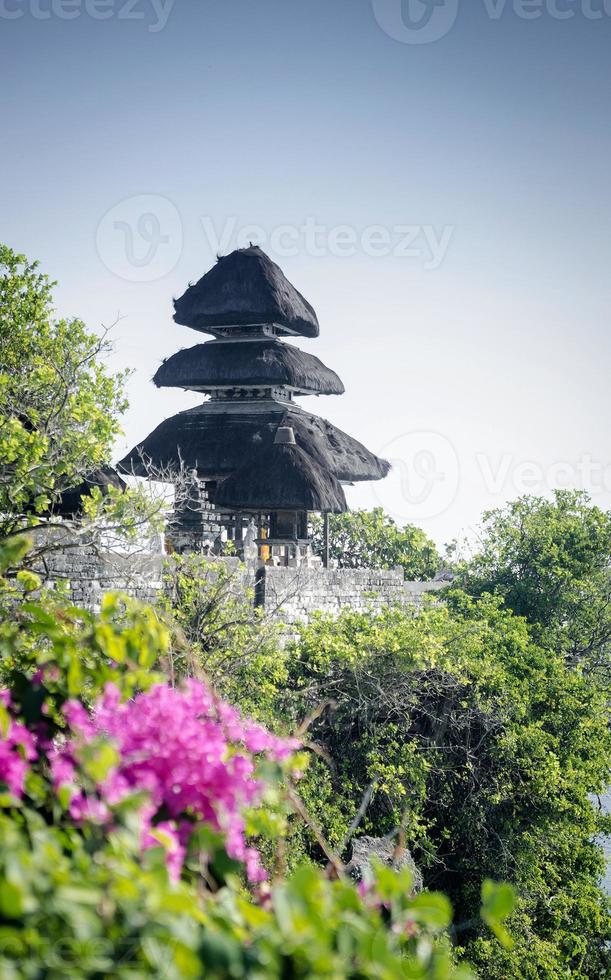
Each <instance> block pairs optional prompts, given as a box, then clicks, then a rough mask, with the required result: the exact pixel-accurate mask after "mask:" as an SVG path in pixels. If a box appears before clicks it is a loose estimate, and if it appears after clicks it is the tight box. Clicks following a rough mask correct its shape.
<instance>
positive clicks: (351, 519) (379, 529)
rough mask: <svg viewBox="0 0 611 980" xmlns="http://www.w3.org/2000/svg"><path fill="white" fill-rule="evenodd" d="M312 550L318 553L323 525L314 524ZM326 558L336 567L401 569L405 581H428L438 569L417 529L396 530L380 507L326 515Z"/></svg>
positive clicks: (432, 550)
mask: <svg viewBox="0 0 611 980" xmlns="http://www.w3.org/2000/svg"><path fill="white" fill-rule="evenodd" d="M313 544H314V550H315V551H317V552H318V553H319V554H322V550H323V522H322V519H320V518H319V519H316V520H315V522H314V543H313ZM329 556H330V558H331V559H332V560H333V561H334V562H335V563H336V564H337V567H338V568H397V567H400V568H403V570H404V572H405V577H406V579H412V580H417V579H431V578H434V576H435V574H436V572H437V571H438V570H439V554H438V552H437V548H436V547H435V544H434V542H433V541H431V539H430V538H429V537H427V535H426V534H425V533H424V531H422V530H421V529H420V528H418V527H414V526H413V525H412V524H407V525H405V527H400V526H399V525H398V524H397V523H396V522H395V521H394V520H393V519H392V517H390V516H389V515H388V514H386V513H385V511H384V510H382V508H381V507H376V508H374V509H373V510H353V511H348V512H346V513H345V514H330V515H329Z"/></svg>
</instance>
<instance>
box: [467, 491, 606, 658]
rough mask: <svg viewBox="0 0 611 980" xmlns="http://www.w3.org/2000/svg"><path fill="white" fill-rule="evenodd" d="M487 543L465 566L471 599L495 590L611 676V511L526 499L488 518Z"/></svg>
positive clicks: (586, 502) (570, 654)
mask: <svg viewBox="0 0 611 980" xmlns="http://www.w3.org/2000/svg"><path fill="white" fill-rule="evenodd" d="M483 522H484V526H483V536H482V544H481V547H480V549H479V550H478V551H477V553H476V554H475V555H474V556H473V558H472V559H470V560H469V561H468V562H466V563H464V564H463V566H462V568H460V569H459V571H458V575H457V578H456V584H457V586H458V587H459V588H463V589H465V590H466V591H468V592H469V593H470V594H471V595H476V596H479V595H483V594H484V593H486V592H488V593H493V594H495V595H499V596H502V598H503V600H504V601H505V604H506V605H507V606H508V607H509V608H510V609H512V610H513V611H514V612H515V613H517V615H519V616H524V617H525V618H526V619H527V620H528V622H529V623H530V624H531V626H532V629H533V631H534V634H535V635H536V637H537V640H538V641H539V642H540V643H541V644H543V645H544V646H546V647H553V648H554V649H557V650H558V651H560V652H562V653H563V654H564V656H566V657H567V659H568V660H569V662H571V663H574V664H576V663H581V664H583V666H584V668H585V669H596V670H599V671H605V672H606V673H607V675H608V673H609V666H610V665H609V654H610V650H611V512H609V511H607V512H605V511H602V510H600V509H599V508H598V507H594V506H592V504H591V502H590V498H589V497H588V495H587V494H585V493H582V492H579V491H568V490H558V491H556V492H555V494H554V496H553V499H551V500H546V499H544V498H541V497H521V498H520V499H519V500H516V501H514V502H513V503H510V504H508V506H507V507H505V508H503V509H500V510H494V511H490V512H488V513H487V514H485V515H484V519H483Z"/></svg>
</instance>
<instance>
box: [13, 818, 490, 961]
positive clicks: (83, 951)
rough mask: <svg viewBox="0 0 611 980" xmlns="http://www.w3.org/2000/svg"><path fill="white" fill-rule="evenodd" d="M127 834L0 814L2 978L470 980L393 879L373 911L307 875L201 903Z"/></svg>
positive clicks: (352, 894) (439, 917)
mask: <svg viewBox="0 0 611 980" xmlns="http://www.w3.org/2000/svg"><path fill="white" fill-rule="evenodd" d="M136 829H137V828H135V827H133V826H130V824H129V821H128V820H126V821H124V822H123V825H122V826H120V827H118V828H116V829H114V830H113V831H112V832H111V833H110V835H109V836H108V839H107V840H106V841H102V840H92V839H84V838H83V836H82V835H81V834H78V833H75V832H69V831H66V830H62V829H60V828H58V827H57V826H48V825H46V824H45V822H44V821H43V820H42V819H41V818H40V817H39V816H38V815H37V814H36V813H34V812H33V811H32V810H30V809H27V808H23V809H22V810H21V811H20V812H19V813H17V814H10V815H9V814H2V815H0V916H1V924H0V974H1V975H2V977H3V978H6V980H12V978H15V980H17V978H19V980H21V978H25V977H32V978H34V977H41V976H45V977H48V978H49V980H60V978H63V977H65V976H78V977H82V978H98V977H105V976H108V977H110V976H112V977H117V978H128V977H129V978H133V977H160V976H163V977H167V978H168V980H183V978H187V977H194V978H195V977H204V976H205V977H214V978H219V980H222V978H223V980H224V978H227V977H235V978H240V977H249V978H251V980H252V978H259V980H273V978H284V977H287V976H290V977H304V978H307V977H328V978H330V980H331V978H333V980H342V978H354V980H356V978H357V977H358V978H372V980H373V978H376V980H392V978H396V977H414V978H418V980H468V978H469V977H470V976H471V973H470V972H469V971H468V970H467V969H466V968H464V967H463V968H457V967H456V966H455V965H454V964H453V956H452V952H451V949H450V946H449V944H448V941H447V939H444V932H445V929H446V926H447V925H448V923H449V913H448V909H447V903H446V902H445V901H444V899H443V896H435V895H430V896H427V901H426V902H424V901H423V900H422V896H421V897H420V899H419V900H418V899H416V900H411V899H409V898H407V897H406V895H407V891H408V888H406V882H405V881H404V880H403V879H402V878H401V877H400V876H397V875H392V878H390V877H389V876H388V875H387V876H386V877H385V879H384V881H383V891H384V895H385V907H383V908H381V907H378V906H375V905H367V904H365V903H363V902H362V901H361V900H360V898H359V896H358V895H357V892H356V889H355V887H354V885H352V884H350V883H349V882H346V881H329V880H327V879H326V878H325V877H324V876H323V875H322V873H321V872H320V871H316V870H315V869H313V868H306V867H303V868H300V869H299V870H298V871H296V872H295V873H294V874H293V875H292V876H290V877H289V878H288V879H287V880H285V881H282V882H278V883H277V884H275V885H274V886H273V888H272V889H271V892H270V894H269V897H268V898H267V900H266V901H265V903H264V904H261V903H258V902H255V901H253V899H252V898H251V897H249V896H248V895H247V894H246V893H245V892H244V891H243V890H242V889H241V888H240V886H239V883H238V882H237V881H236V880H235V879H234V878H233V877H232V876H231V875H230V876H229V877H228V878H227V879H226V881H225V882H224V883H223V884H222V885H221V887H220V889H219V890H218V891H216V892H210V891H205V892H204V893H203V894H202V892H201V890H199V892H198V890H196V889H195V888H194V887H193V886H192V885H190V884H189V883H187V882H184V881H182V882H178V883H172V882H170V881H169V879H168V875H167V872H166V869H165V865H164V862H163V858H162V856H161V854H160V849H152V850H151V851H149V852H147V854H146V855H145V857H144V858H142V857H141V855H140V852H139V849H138V839H137V833H136ZM416 935H417V938H416Z"/></svg>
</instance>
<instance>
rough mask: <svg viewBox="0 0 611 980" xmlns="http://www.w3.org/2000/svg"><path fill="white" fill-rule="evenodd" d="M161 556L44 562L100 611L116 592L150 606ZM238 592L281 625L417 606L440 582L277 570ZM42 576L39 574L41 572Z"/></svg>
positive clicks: (363, 572) (72, 555) (147, 553)
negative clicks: (251, 593) (247, 595)
mask: <svg viewBox="0 0 611 980" xmlns="http://www.w3.org/2000/svg"><path fill="white" fill-rule="evenodd" d="M164 558H165V556H164V555H163V554H161V552H159V551H158V552H154V551H153V550H142V551H138V552H137V553H134V554H125V555H121V554H117V553H115V552H112V553H111V552H109V553H106V554H105V553H104V552H100V551H99V550H98V549H95V548H93V547H91V546H87V545H81V546H80V547H79V548H67V549H65V550H58V551H55V552H51V553H50V554H48V555H47V556H46V558H45V564H46V567H45V569H44V578H45V580H46V581H47V583H50V584H56V583H59V582H64V583H67V585H68V589H69V591H70V595H71V599H72V601H73V602H74V603H75V605H81V606H85V607H86V608H89V609H99V606H100V601H101V597H102V595H103V593H104V592H106V591H110V590H120V591H123V592H126V593H127V594H128V595H131V596H132V597H134V598H136V599H141V600H142V601H144V602H153V601H155V599H156V597H157V596H158V595H159V593H160V592H161V590H162V589H163V581H162V576H163V562H164ZM227 561H228V562H231V564H232V565H236V575H238V576H239V577H238V579H236V589H237V590H238V591H240V590H241V589H242V588H243V590H244V592H245V593H246V591H248V590H251V591H252V589H253V586H254V596H255V599H254V601H255V604H256V605H257V606H259V607H261V608H262V609H263V610H264V611H265V613H266V614H268V615H270V616H276V617H278V618H279V619H281V620H282V621H283V622H284V623H287V624H289V625H290V624H292V623H296V622H305V623H307V622H308V621H309V619H310V618H311V617H312V614H313V613H314V612H325V613H330V614H331V615H334V616H336V615H338V614H339V613H340V612H341V610H342V609H343V608H346V607H348V608H350V609H354V610H356V611H360V612H363V611H365V610H367V609H373V610H374V611H379V610H380V609H381V608H382V607H383V606H386V605H389V604H396V603H400V604H404V605H408V606H418V605H419V604H420V602H421V601H422V597H423V595H425V594H426V593H427V592H433V591H436V590H437V589H439V588H441V587H442V586H443V584H444V583H440V582H406V581H405V580H404V577H403V571H402V569H400V568H398V569H389V570H382V569H358V570H352V569H326V568H299V569H295V568H276V567H273V566H269V565H267V566H264V567H263V568H260V569H257V571H256V572H255V571H254V570H251V569H243V570H242V571H239V570H238V563H237V562H236V560H235V559H227ZM40 571H43V569H40Z"/></svg>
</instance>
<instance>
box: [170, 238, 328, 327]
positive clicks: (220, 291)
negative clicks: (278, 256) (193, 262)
mask: <svg viewBox="0 0 611 980" xmlns="http://www.w3.org/2000/svg"><path fill="white" fill-rule="evenodd" d="M174 309H175V313H174V319H175V321H176V323H182V324H183V325H184V326H186V327H192V328H193V329H194V330H201V331H203V332H204V333H212V334H215V333H217V328H219V327H235V326H250V325H253V324H265V323H275V324H278V326H280V327H281V328H282V332H283V333H287V334H300V335H301V336H302V337H318V333H319V327H318V320H317V318H316V313H315V312H314V310H313V308H312V307H311V306H310V304H309V303H308V301H307V300H306V299H304V297H303V296H302V295H301V293H299V292H298V291H297V290H296V289H295V287H294V286H293V285H291V283H290V282H289V281H288V279H287V278H286V276H285V275H284V273H283V271H282V269H281V268H280V266H278V265H276V263H275V262H272V260H271V259H270V258H269V256H267V255H266V254H265V252H263V251H262V250H261V249H260V248H259V247H258V246H256V245H251V247H250V248H239V249H236V251H235V252H231V254H230V255H226V256H224V257H222V258H220V259H219V260H218V262H217V264H216V265H215V266H214V267H213V268H212V269H210V271H209V272H207V273H206V275H205V276H203V277H202V278H201V279H200V280H199V282H196V283H195V285H193V286H189V288H188V289H187V291H186V292H185V293H184V294H183V295H182V296H181V297H180V299H177V300H175V301H174Z"/></svg>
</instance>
